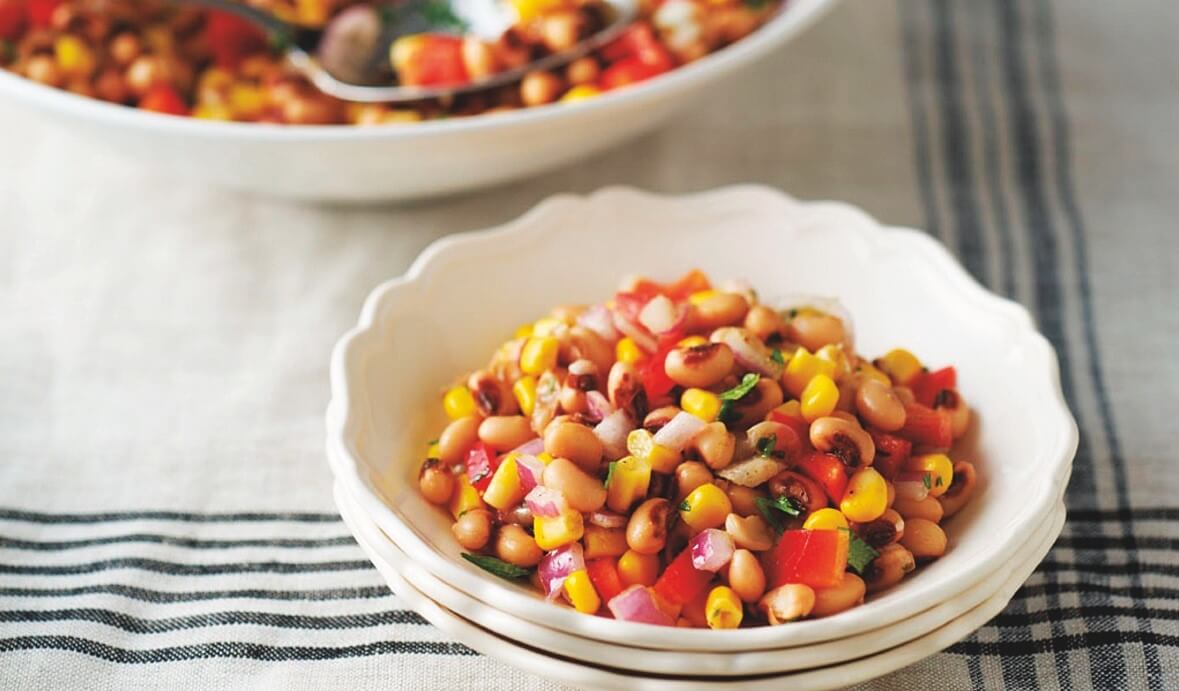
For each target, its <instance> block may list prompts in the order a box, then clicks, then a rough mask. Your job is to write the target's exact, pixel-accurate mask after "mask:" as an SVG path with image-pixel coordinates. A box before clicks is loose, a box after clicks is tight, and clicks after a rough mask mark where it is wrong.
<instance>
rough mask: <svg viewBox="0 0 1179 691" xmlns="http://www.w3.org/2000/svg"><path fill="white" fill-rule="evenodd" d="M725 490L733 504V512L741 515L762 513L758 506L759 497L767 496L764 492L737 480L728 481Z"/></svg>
mask: <svg viewBox="0 0 1179 691" xmlns="http://www.w3.org/2000/svg"><path fill="white" fill-rule="evenodd" d="M724 490H725V494H727V495H729V503H731V504H732V505H733V513H735V514H737V515H739V516H757V515H759V514H760V513H761V511H760V510H758V508H757V499H758V497H764V496H765V495H764V494H763V493H762V492H759V491H757V490H756V489H754V488H752V487H744V486H742V485H738V484H737V483H735V482H732V483H728V486H727V487H725V488H724Z"/></svg>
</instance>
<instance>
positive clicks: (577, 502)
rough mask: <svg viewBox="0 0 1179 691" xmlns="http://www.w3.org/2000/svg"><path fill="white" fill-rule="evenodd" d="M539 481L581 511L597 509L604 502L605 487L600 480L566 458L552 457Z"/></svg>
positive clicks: (589, 511)
mask: <svg viewBox="0 0 1179 691" xmlns="http://www.w3.org/2000/svg"><path fill="white" fill-rule="evenodd" d="M541 482H542V483H544V486H545V487H548V488H549V489H554V490H557V491H558V492H560V493H561V494H563V495H565V500H566V501H568V502H569V506H570V507H571V508H573V509H575V510H577V511H580V512H582V513H591V512H593V511H597V510H598V509H600V508H602V506H604V505H605V504H606V488H605V487H604V486H602V482H601V480H599V479H598V478H597V477H596V476H592V475H590V474H588V473H586V472H585V471H584V470H582V469H581V468H580V467H578V465H577V464H576V463H574V462H573V461H570V460H568V459H566V458H554V459H553V460H552V461H551V462H550V463H549V464H548V465H546V466H545V468H544V472H543V473H542V474H541Z"/></svg>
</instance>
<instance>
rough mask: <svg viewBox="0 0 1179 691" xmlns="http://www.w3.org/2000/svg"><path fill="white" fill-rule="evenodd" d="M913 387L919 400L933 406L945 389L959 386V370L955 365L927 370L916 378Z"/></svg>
mask: <svg viewBox="0 0 1179 691" xmlns="http://www.w3.org/2000/svg"><path fill="white" fill-rule="evenodd" d="M911 387H912V389H913V397H914V398H915V399H917V402H918V403H920V404H921V405H924V406H929V407H931V408H932V407H933V402H934V400H935V399H936V398H937V395H938V393H940V392H941V391H942V390H943V389H956V388H958V371H957V370H955V369H954V368H953V367H943V368H941V369H939V370H936V371H934V372H925V373H923V374H921V375H920V376H918V377H917V378H916V380H915V381H914V382H913V383H912V384H911Z"/></svg>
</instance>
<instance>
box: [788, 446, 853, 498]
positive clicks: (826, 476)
mask: <svg viewBox="0 0 1179 691" xmlns="http://www.w3.org/2000/svg"><path fill="white" fill-rule="evenodd" d="M798 469H799V470H801V471H802V474H803V475H806V476H807V477H809V478H810V479H812V480H814V481H815V482H817V483H819V485H820V486H822V488H823V491H824V492H825V493H826V494H827V498H828V499H830V500H831V503H833V504H838V503H839V501H840V500H841V499H843V493H844V491H845V490H846V489H847V470H846V466H845V465H844V464H843V461H841V460H839V457H838V456H832V455H831V454H829V453H822V452H819V451H815V452H813V453H809V454H806V455H804V456H802V458H800V459H798Z"/></svg>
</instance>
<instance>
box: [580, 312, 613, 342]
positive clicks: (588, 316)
mask: <svg viewBox="0 0 1179 691" xmlns="http://www.w3.org/2000/svg"><path fill="white" fill-rule="evenodd" d="M577 323H578V324H581V325H582V326H584V327H585V328H587V329H589V330H590V331H593V332H594V333H596V334H598V335H599V336H601V337H602V338H604V339H605V340H607V341H610V342H611V343H613V342H614V341H617V340H618V330H617V329H615V328H614V320H613V319H611V318H610V310H608V309H606V306H605V305H594V306H592V307H590V308H589V309H587V310H586V311H584V312H582V313H581V314H579V315H578V316H577Z"/></svg>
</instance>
